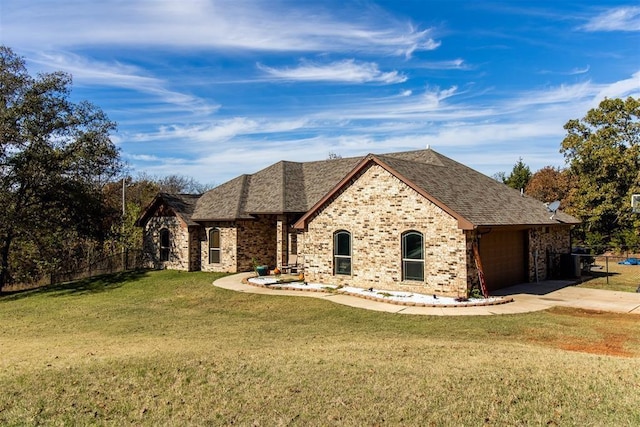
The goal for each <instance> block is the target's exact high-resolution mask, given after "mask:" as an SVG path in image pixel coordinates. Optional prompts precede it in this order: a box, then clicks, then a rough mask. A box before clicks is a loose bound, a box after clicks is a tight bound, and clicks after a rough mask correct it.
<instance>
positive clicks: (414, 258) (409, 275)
mask: <svg viewBox="0 0 640 427" xmlns="http://www.w3.org/2000/svg"><path fill="white" fill-rule="evenodd" d="M402 280H419V281H421V282H422V281H424V238H423V237H422V233H419V232H417V231H407V232H406V233H404V234H403V235H402Z"/></svg>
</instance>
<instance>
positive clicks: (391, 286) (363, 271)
mask: <svg viewBox="0 0 640 427" xmlns="http://www.w3.org/2000/svg"><path fill="white" fill-rule="evenodd" d="M338 230H346V231H349V232H351V236H352V271H351V275H350V276H345V275H334V274H333V235H334V232H336V231H338ZM410 230H415V231H418V232H420V233H422V234H423V235H424V245H425V248H424V249H425V259H424V281H403V280H402V251H401V248H402V246H401V236H402V234H403V233H404V232H406V231H410ZM301 245H302V246H303V248H302V250H301V252H302V253H304V267H305V270H304V271H305V280H308V281H311V282H320V283H331V284H343V285H353V286H358V287H365V288H368V287H372V286H373V287H376V288H378V289H388V290H403V291H407V292H421V293H434V294H441V295H451V296H458V295H466V292H467V259H468V255H467V252H468V248H467V243H466V237H465V234H464V232H463V231H462V230H459V229H458V223H457V220H456V219H454V218H453V217H451V216H450V215H448V214H447V213H445V212H444V211H442V210H441V209H440V208H439V207H437V206H436V205H434V204H433V203H431V202H430V201H428V200H427V199H425V198H424V197H422V196H421V195H419V194H418V193H417V192H416V191H415V190H413V189H411V188H410V187H408V186H407V185H405V184H404V183H403V182H402V181H400V180H399V179H397V178H396V177H394V176H393V175H391V174H390V173H389V172H387V171H386V170H384V169H383V168H382V167H380V166H378V165H372V166H371V167H369V168H367V169H366V170H365V171H364V172H363V173H362V174H361V175H360V176H358V177H356V178H355V179H354V181H353V182H352V184H351V185H350V186H349V187H347V188H346V189H345V190H344V191H343V192H342V193H340V194H339V195H337V196H335V197H334V198H333V200H332V201H331V202H330V203H329V204H328V205H326V206H325V207H324V208H323V209H322V210H320V211H319V213H318V214H317V215H316V216H315V217H314V218H312V219H311V221H310V222H309V224H308V229H307V231H306V232H305V233H304V236H303V238H301V239H299V241H298V246H301Z"/></svg>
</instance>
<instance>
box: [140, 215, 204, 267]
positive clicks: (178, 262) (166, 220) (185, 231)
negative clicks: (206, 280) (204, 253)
mask: <svg viewBox="0 0 640 427" xmlns="http://www.w3.org/2000/svg"><path fill="white" fill-rule="evenodd" d="M163 228H166V229H167V230H169V244H170V251H169V261H160V230H162V229H163ZM143 244H144V251H145V255H146V257H147V267H149V268H156V269H163V268H168V269H172V270H185V271H189V270H190V264H189V259H190V258H189V250H190V247H193V245H192V243H191V237H190V233H189V228H188V227H187V226H186V224H184V223H183V222H182V221H180V219H178V217H176V216H153V217H151V218H149V221H148V222H147V224H146V225H145V228H144V242H143Z"/></svg>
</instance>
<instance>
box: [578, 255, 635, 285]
mask: <svg viewBox="0 0 640 427" xmlns="http://www.w3.org/2000/svg"><path fill="white" fill-rule="evenodd" d="M620 259H622V258H612V259H610V260H609V263H608V264H607V263H606V262H605V260H604V259H599V258H597V259H596V262H595V264H594V267H593V268H592V269H591V272H590V273H591V277H583V280H584V282H583V283H581V284H580V285H579V286H582V287H585V288H593V289H604V290H608V291H621V292H636V290H637V289H638V287H639V286H640V266H639V265H620V264H618V262H617V261H619V260H620Z"/></svg>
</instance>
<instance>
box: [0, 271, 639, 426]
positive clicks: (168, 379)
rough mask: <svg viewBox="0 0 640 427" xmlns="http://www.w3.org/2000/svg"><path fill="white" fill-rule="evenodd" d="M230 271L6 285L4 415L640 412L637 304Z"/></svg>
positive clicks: (233, 419) (222, 417) (530, 416)
mask: <svg viewBox="0 0 640 427" xmlns="http://www.w3.org/2000/svg"><path fill="white" fill-rule="evenodd" d="M216 277H217V276H216V275H214V274H210V273H209V274H207V273H179V272H172V271H162V272H148V273H144V272H143V273H129V274H122V275H116V276H109V277H103V278H100V279H95V280H87V281H82V282H79V283H77V284H69V285H64V286H59V287H55V288H51V289H46V290H41V291H30V292H24V293H17V294H12V295H4V296H2V297H0V322H1V324H2V328H1V329H0V349H2V351H1V352H0V356H1V357H0V391H1V392H0V424H1V425H36V424H45V425H86V424H97V425H125V424H133V425H227V424H235V425H484V424H491V425H523V424H527V425H594V426H596V425H597V426H601V425H638V424H640V411H638V408H639V407H640V342H639V339H640V319H639V318H638V316H634V315H621V314H613V313H596V312H586V311H579V310H571V309H554V310H550V311H546V312H538V313H530V314H524V315H513V316H511V315H510V316H487V317H482V316H480V317H425V316H409V315H399V314H389V313H378V312H370V311H366V310H359V309H355V308H350V307H344V306H340V305H337V304H333V303H331V302H329V301H325V300H318V299H312V298H300V297H284V296H268V295H267V296H265V295H255V294H245V293H235V292H232V291H227V290H222V289H218V288H215V287H213V286H212V285H211V282H212V281H213V280H214V279H215V278H216Z"/></svg>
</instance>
